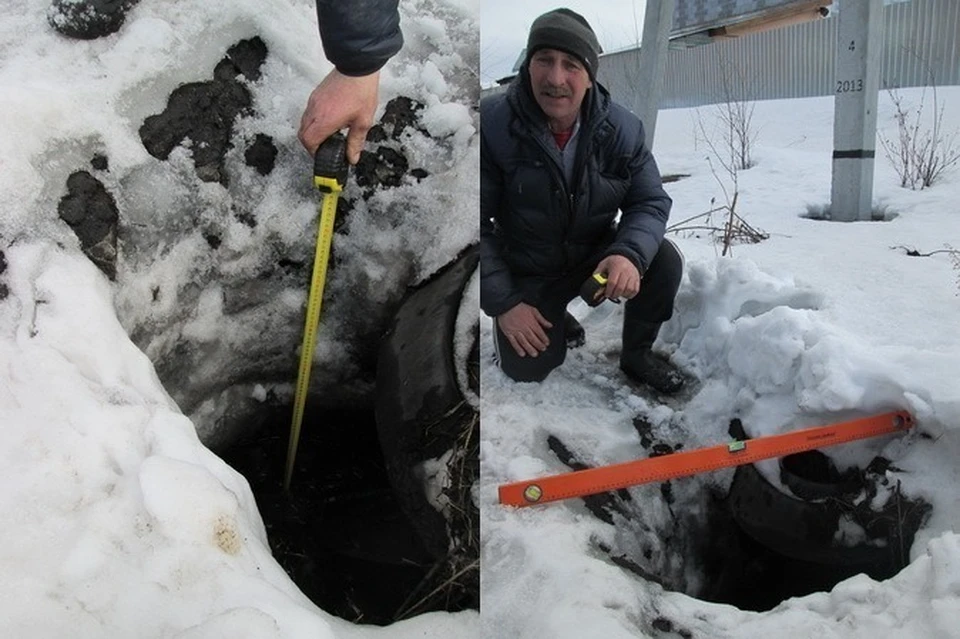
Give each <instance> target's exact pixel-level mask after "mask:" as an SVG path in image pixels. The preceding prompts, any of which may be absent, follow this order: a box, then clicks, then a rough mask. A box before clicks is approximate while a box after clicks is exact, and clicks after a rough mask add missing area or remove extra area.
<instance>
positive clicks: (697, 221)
mask: <svg viewBox="0 0 960 639" xmlns="http://www.w3.org/2000/svg"><path fill="white" fill-rule="evenodd" d="M707 162H708V163H709V164H710V170H711V171H712V172H713V177H714V178H716V180H717V183H719V184H720V190H721V191H723V196H724V198H725V199H726V201H727V203H726V204H724V205H722V206H716V207H713V208H711V209H710V210H709V211H704V212H703V213H699V214H697V215H694V216H692V217H688V218H687V219H685V220H681V221H680V222H677V223H676V224H672V225H670V226H668V227H667V233H696V232H698V231H706V232H708V233H709V234H710V235H711V236H712V237H713V238H714V239H715V240H716V241H718V242H719V243H720V245H721V246H722V247H723V249H722V251H721V253H720V254H721V255H727V254H728V253H729V254H732V253H733V245H734V244H743V243H747V244H756V243H757V242H762V241H763V240H765V239H767V238H768V237H770V235H769V234H768V233H765V232H764V231H761V230H759V229H756V228H754V227H752V226H751V225H750V224H748V223H747V221H746V220H744V219H743V218H742V217H741V216H740V214H739V213H737V200H738V199H739V197H740V191H739V179H738V171H737V169H736V168H735V167H732V166H728V165H724V168H725V169H726V171H727V175H728V176H729V178H730V180H731V187H730V189H728V188H727V186H726V185H725V184H724V182H723V180H722V179H720V176H719V175H718V174H717V171H716V168H715V167H714V166H713V161H712V160H711V159H710V157H709V156H708V157H707ZM721 164H722V163H721ZM710 204H711V206H713V205H714V204H716V198H713V199H711V200H710ZM715 214H719V215H720V216H721V217H722V220H723V221H722V222H720V223H719V224H717V223H714V221H713V216H714V215H715Z"/></svg>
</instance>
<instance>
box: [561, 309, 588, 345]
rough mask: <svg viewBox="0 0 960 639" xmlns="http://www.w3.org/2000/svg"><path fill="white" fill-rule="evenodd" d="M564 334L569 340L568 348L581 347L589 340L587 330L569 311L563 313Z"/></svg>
mask: <svg viewBox="0 0 960 639" xmlns="http://www.w3.org/2000/svg"><path fill="white" fill-rule="evenodd" d="M563 334H564V337H565V338H566V341H567V348H580V347H581V346H583V345H584V344H585V343H586V341H587V333H586V331H584V330H583V326H582V325H581V324H580V322H578V321H577V318H576V317H574V316H573V315H571V314H570V312H569V311H566V312H564V314H563Z"/></svg>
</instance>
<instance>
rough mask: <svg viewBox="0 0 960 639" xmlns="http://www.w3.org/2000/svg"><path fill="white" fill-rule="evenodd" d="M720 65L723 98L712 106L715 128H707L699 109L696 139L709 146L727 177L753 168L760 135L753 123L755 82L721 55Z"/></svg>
mask: <svg viewBox="0 0 960 639" xmlns="http://www.w3.org/2000/svg"><path fill="white" fill-rule="evenodd" d="M719 64H720V95H719V96H718V97H719V101H718V102H717V103H716V104H714V105H713V112H714V121H713V126H711V127H709V128H708V127H707V125H706V124H705V123H704V119H703V118H702V117H701V116H700V110H699V109H697V111H696V113H697V116H696V124H697V127H696V132H695V137H696V138H697V139H698V140H700V141H702V142H703V143H704V144H706V146H707V148H708V149H710V152H711V153H712V154H713V155H714V157H716V158H717V161H718V162H719V163H720V165H721V166H722V167H723V169H724V170H725V171H726V172H727V173H730V172H731V171H733V170H737V171H743V170H746V169H749V168H750V167H752V166H753V165H754V162H753V158H752V155H751V153H752V150H753V145H754V144H755V143H756V140H757V135H758V133H759V132H758V131H757V129H756V127H755V126H754V123H753V111H754V108H755V107H756V102H754V101H753V100H752V96H753V95H754V93H755V91H754V87H753V82H751V81H750V80H749V79H748V78H747V76H746V74H745V73H744V72H743V69H741V68H740V67H739V66H737V65H735V64H733V63H731V62H730V61H729V60H728V59H727V57H726V56H725V55H724V54H723V53H722V51H721V53H720V55H719Z"/></svg>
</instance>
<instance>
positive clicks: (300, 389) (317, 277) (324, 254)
mask: <svg viewBox="0 0 960 639" xmlns="http://www.w3.org/2000/svg"><path fill="white" fill-rule="evenodd" d="M338 198H339V193H338V192H332V193H325V194H324V195H323V199H322V201H321V205H320V220H319V223H318V228H317V244H316V247H315V251H314V256H313V272H312V274H311V277H310V292H309V293H308V295H307V312H306V317H305V318H304V322H303V341H302V343H301V346H300V367H299V369H298V371H297V386H296V390H295V394H294V401H293V416H292V421H291V426H290V442H289V445H288V446H287V464H286V469H285V472H284V480H283V485H284V489H289V487H290V479H291V478H292V477H293V467H294V462H295V461H296V456H297V448H298V446H299V442H300V430H301V425H302V423H303V412H304V406H305V405H306V402H307V391H308V389H309V387H310V371H311V369H312V367H313V352H314V350H316V345H317V325H318V324H319V323H320V309H321V307H322V305H323V290H324V288H325V287H326V279H327V266H328V264H329V261H330V245H331V244H332V242H333V227H334V218H335V216H336V214H337V199H338Z"/></svg>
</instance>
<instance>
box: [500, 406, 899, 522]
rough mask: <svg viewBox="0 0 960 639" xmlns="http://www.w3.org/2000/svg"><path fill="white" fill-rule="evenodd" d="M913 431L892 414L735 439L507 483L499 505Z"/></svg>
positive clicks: (633, 483)
mask: <svg viewBox="0 0 960 639" xmlns="http://www.w3.org/2000/svg"><path fill="white" fill-rule="evenodd" d="M912 426H913V416H912V415H910V413H908V412H906V411H894V412H890V413H883V414H882V415H874V416H873V417H864V418H861V419H854V420H851V421H848V422H840V423H837V424H830V425H828V426H818V427H816V428H805V429H802V430H797V431H793V432H791V433H783V434H781V435H769V436H767V437H758V438H756V439H748V440H736V441H733V442H730V443H728V444H722V445H719V446H711V447H709V448H700V449H698V450H691V451H685V452H680V453H672V454H670V455H663V456H661V457H653V458H650V459H638V460H636V461H631V462H624V463H621V464H611V465H609V466H600V467H598V468H588V469H586V470H577V471H573V472H569V473H562V474H560V475H551V476H548V477H541V478H539V479H531V480H528V481H520V482H515V483H512V484H503V485H501V486H500V503H501V504H506V505H508V506H533V505H534V504H543V503H546V502H548V501H557V500H559V499H569V498H570V497H583V496H584V495H593V494H595V493H602V492H607V491H611V490H618V489H620V488H626V487H627V486H636V485H638V484H646V483H648V482H653V481H665V480H667V479H674V478H676V477H687V476H689V475H696V474H698V473H705V472H708V471H712V470H718V469H720V468H729V467H731V466H740V465H741V464H752V463H753V462H756V461H760V460H762V459H770V458H772V457H785V456H787V455H792V454H794V453H801V452H804V451H808V450H814V449H817V448H825V447H827V446H836V445H837V444H845V443H847V442H852V441H856V440H858V439H866V438H868V437H878V436H880V435H889V434H891V433H899V432H903V431H906V430H907V429H909V428H911V427H912Z"/></svg>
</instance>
